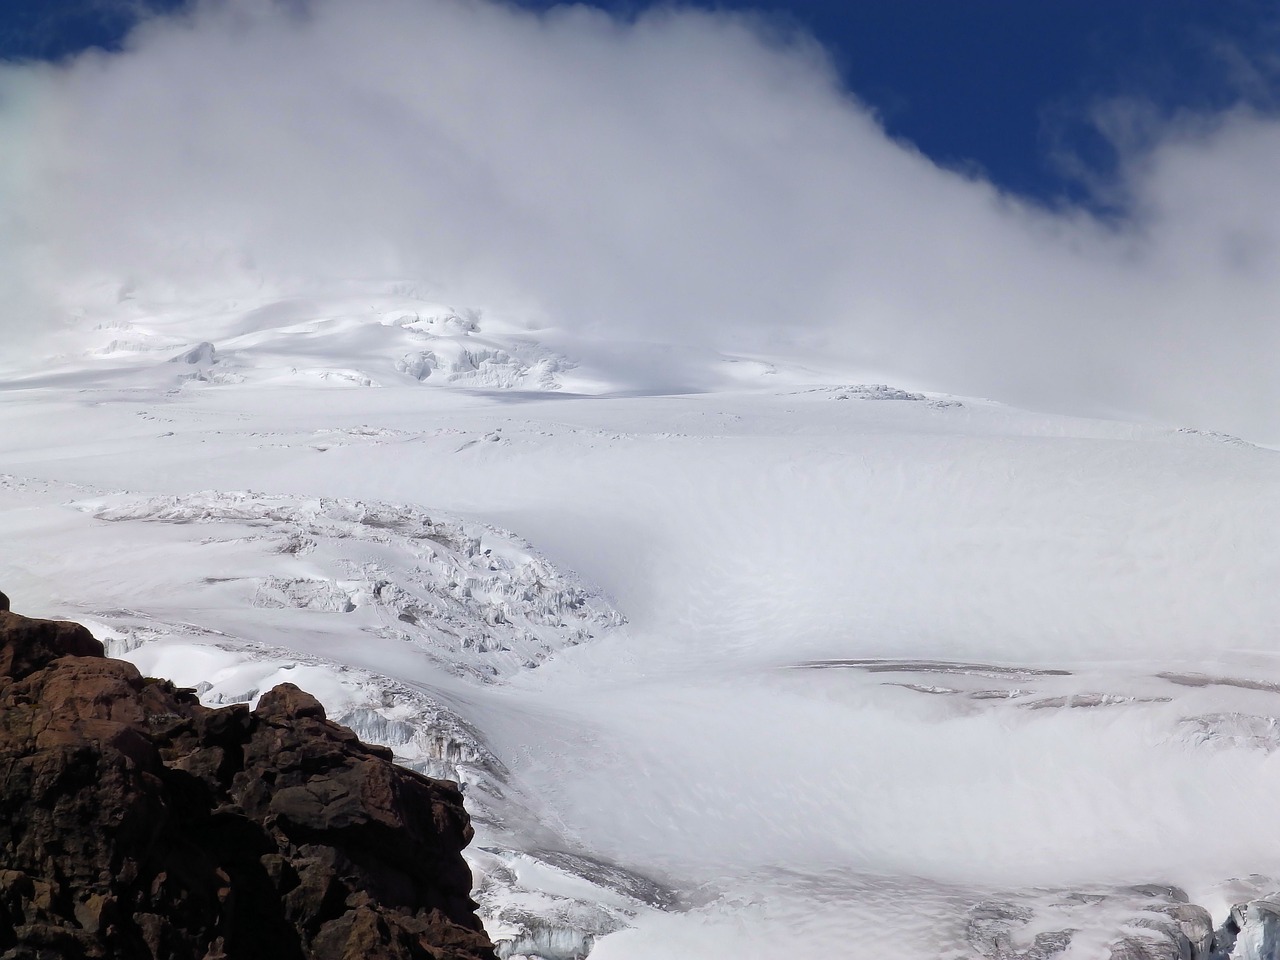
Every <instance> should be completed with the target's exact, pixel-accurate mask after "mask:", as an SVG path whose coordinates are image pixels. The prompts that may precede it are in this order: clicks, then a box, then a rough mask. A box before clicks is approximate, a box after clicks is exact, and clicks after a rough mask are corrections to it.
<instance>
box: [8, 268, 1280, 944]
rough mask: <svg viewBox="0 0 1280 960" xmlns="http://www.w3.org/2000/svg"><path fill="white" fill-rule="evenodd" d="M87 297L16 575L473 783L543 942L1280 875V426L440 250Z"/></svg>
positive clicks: (941, 939)
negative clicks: (552, 281) (1079, 399)
mask: <svg viewBox="0 0 1280 960" xmlns="http://www.w3.org/2000/svg"><path fill="white" fill-rule="evenodd" d="M85 302H86V303H88V304H94V305H89V306H85V307H84V308H83V309H82V311H81V312H80V314H79V315H78V316H77V317H76V318H75V320H74V322H73V323H72V324H71V325H70V326H69V327H68V328H67V329H66V330H64V331H63V332H62V333H61V334H60V338H59V341H58V342H57V343H56V344H54V345H51V346H49V347H48V350H47V351H46V352H44V353H42V352H40V351H36V352H34V353H23V354H16V353H15V354H12V355H10V356H6V357H5V358H4V361H3V362H4V370H3V372H2V373H0V535H2V536H3V542H4V544H5V546H6V549H5V550H4V551H3V552H2V553H0V585H3V587H4V589H5V591H6V592H7V593H8V594H9V595H10V596H11V597H13V598H14V601H15V603H16V604H17V603H20V605H21V607H22V609H23V610H24V611H25V612H27V613H30V614H41V615H49V616H67V617H74V618H75V619H78V620H80V621H82V622H85V623H87V624H89V625H90V626H91V627H92V628H93V629H94V630H95V632H96V633H97V634H98V636H100V637H101V638H102V639H103V640H104V641H105V642H106V643H107V644H108V646H109V650H110V652H111V653H113V654H114V655H117V656H124V657H127V658H129V659H132V660H133V661H135V662H136V663H137V664H138V665H139V666H140V667H141V668H142V669H143V671H144V672H147V673H151V674H158V675H164V676H170V677H172V678H174V679H175V680H176V681H177V682H179V683H181V684H186V685H190V686H194V687H196V688H197V689H199V690H200V691H201V695H202V697H203V698H204V699H205V700H206V702H209V703H228V702H235V701H246V700H247V701H252V700H254V699H255V698H256V697H257V695H258V693H259V691H262V690H266V689H269V688H270V687H271V686H272V685H273V684H274V683H277V682H279V681H280V680H282V679H289V680H292V681H294V682H296V683H298V684H299V685H300V686H302V687H304V688H305V689H308V690H311V691H313V692H315V693H316V694H317V695H318V696H320V697H321V699H322V700H324V702H325V705H326V707H327V708H328V710H329V713H330V715H331V716H333V717H335V718H336V719H339V720H340V721H342V722H344V723H347V724H349V725H350V726H352V727H353V728H354V729H356V730H357V732H359V733H360V735H361V736H362V737H364V738H365V739H368V740H371V741H375V742H381V743H386V744H388V745H390V746H391V747H392V748H393V749H394V750H395V751H396V752H397V754H398V755H399V756H400V757H402V759H403V760H404V761H405V762H407V763H409V764H411V765H413V766H415V767H417V768H418V769H422V770H425V771H427V772H429V773H432V774H434V775H443V776H448V777H451V778H454V779H458V780H460V781H461V782H462V783H463V784H465V786H466V790H467V797H468V803H469V806H470V808H471V812H472V815H473V816H474V817H475V819H476V821H477V827H478V835H477V840H476V842H475V844H474V845H473V847H472V849H471V851H470V854H471V859H472V864H473V867H474V869H475V873H476V880H477V899H478V900H479V901H480V903H481V906H482V911H483V913H484V915H485V917H486V921H487V923H488V924H489V927H490V930H491V932H492V933H493V935H494V937H495V939H499V940H503V941H504V948H503V949H504V951H505V952H506V954H507V955H529V956H541V957H545V958H547V960H567V958H570V957H575V956H579V955H581V954H582V953H583V952H585V951H586V950H587V949H588V948H592V956H593V957H597V958H601V960H625V958H639V957H645V958H654V957H695V956H697V957H707V958H715V957H726V958H729V957H732V958H746V957H750V958H770V960H772V958H786V957H794V956H810V955H812V956H820V955H825V954H831V955H847V956H859V957H861V956H866V957H871V956H880V955H892V956H896V957H903V958H921V960H924V958H930V960H932V958H940V957H945V958H951V960H961V958H965V960H969V958H989V960H997V958H999V960H1007V958H1013V957H1022V958H1048V957H1055V956H1061V957H1064V958H1074V960H1081V958H1090V957H1107V956H1108V955H1111V956H1115V957H1139V956H1177V955H1178V954H1177V953H1169V952H1167V951H1168V950H1177V949H1185V950H1186V951H1192V950H1199V951H1201V952H1200V953H1195V954H1188V955H1189V956H1191V955H1194V956H1202V955H1207V954H1206V953H1204V951H1207V949H1208V943H1209V939H1208V938H1209V937H1211V936H1212V927H1213V925H1216V924H1218V923H1221V922H1222V921H1224V920H1225V918H1226V916H1227V911H1228V909H1229V908H1230V906H1231V905H1232V904H1233V903H1236V902H1242V901H1247V900H1253V899H1256V898H1259V897H1261V896H1263V895H1265V894H1267V893H1269V892H1272V891H1274V890H1277V889H1280V826H1277V825H1276V821H1275V819H1274V818H1271V817H1270V816H1269V815H1268V814H1269V810H1270V805H1271V802H1272V798H1273V797H1274V796H1275V795H1276V792H1277V789H1280V652H1278V651H1277V646H1276V639H1277V624H1280V592H1278V591H1277V590H1276V589H1275V584H1276V583H1277V582H1280V537H1278V536H1277V531H1278V530H1280V457H1277V455H1276V454H1275V453H1274V452H1273V451H1271V450H1268V449H1263V448H1260V447H1257V446H1254V445H1251V444H1249V443H1246V442H1243V441H1239V440H1235V439H1234V438H1230V437H1224V436H1220V435H1214V434H1206V433H1200V432H1196V431H1188V430H1179V429H1177V428H1176V427H1172V426H1171V427H1164V426H1159V425H1151V424H1130V423H1121V422H1111V421H1098V420H1081V419H1070V418H1065V417H1059V416H1048V415H1043V414H1037V413H1032V412H1027V411H1022V410H1017V409H1013V408H1010V407H1006V406H1002V405H1000V404H999V403H995V402H992V401H988V400H975V399H965V398H955V397H944V396H939V395H935V394H930V393H927V392H922V391H919V390H917V389H903V388H897V387H890V386H885V385H883V384H875V383H864V382H861V380H860V379H857V378H854V377H852V375H850V374H848V372H844V373H842V372H841V371H839V370H830V369H823V368H822V365H821V364H814V365H811V366H805V367H802V366H799V365H797V364H795V363H794V362H785V361H783V360H781V359H777V358H769V357H760V356H727V355H724V354H720V353H715V352H712V351H710V350H707V351H705V352H701V353H699V352H697V351H696V350H694V349H692V348H689V349H685V350H676V349H674V348H671V347H667V346H664V345H662V344H644V343H610V342H591V341H585V340H582V341H578V342H570V341H568V340H567V339H564V338H561V337H558V336H557V335H556V333H555V331H554V330H553V329H546V328H544V327H537V325H536V324H531V323H528V322H526V321H524V320H522V319H521V318H520V317H515V316H504V315H501V314H495V313H493V312H490V311H486V310H483V309H476V308H468V307H466V306H465V305H443V304H438V303H434V302H432V300H431V298H430V296H429V294H426V293H424V292H423V291H422V290H420V289H419V288H418V287H416V286H415V285H414V284H411V283H390V284H377V285H373V286H369V285H355V284H352V285H347V286H335V287H334V288H333V289H330V290H326V291H322V292H319V293H313V294H312V295H309V296H307V297H294V296H289V297H285V296H279V295H277V294H274V293H273V294H270V295H268V294H263V295H262V296H260V297H257V298H248V299H244V298H241V299H236V300H227V301H217V302H197V301H192V300H182V299H181V298H179V297H172V296H171V297H168V298H157V297H154V296H151V297H148V296H144V295H142V294H139V293H136V292H130V291H123V292H116V293H113V295H112V296H109V297H98V298H97V300H96V301H94V300H86V301H85ZM1181 891H1185V896H1184V894H1183V893H1182V892H1181ZM1186 899H1189V900H1190V901H1191V902H1192V903H1195V904H1202V905H1203V906H1204V907H1207V908H1208V909H1209V910H1210V911H1211V912H1212V918H1211V919H1210V918H1209V917H1207V916H1205V915H1204V914H1203V913H1202V912H1198V911H1197V910H1196V908H1194V907H1193V906H1191V905H1189V904H1187V903H1185V902H1184V900H1186ZM1261 922H1262V921H1261V920H1259V921H1258V923H1261ZM1255 927H1256V924H1255ZM1180 944H1181V945H1183V946H1179V945H1180ZM1147 949H1150V950H1152V951H1159V950H1165V951H1166V952H1164V953H1161V952H1151V953H1142V952H1139V951H1141V950H1147ZM1242 949H1243V948H1242ZM1126 950H1127V951H1129V952H1128V953H1125V952H1124V951H1126ZM1237 955H1238V954H1237Z"/></svg>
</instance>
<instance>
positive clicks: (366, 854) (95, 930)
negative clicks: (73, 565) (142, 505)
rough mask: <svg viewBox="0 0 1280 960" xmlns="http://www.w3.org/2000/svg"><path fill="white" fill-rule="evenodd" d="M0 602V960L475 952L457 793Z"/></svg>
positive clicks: (481, 947)
mask: <svg viewBox="0 0 1280 960" xmlns="http://www.w3.org/2000/svg"><path fill="white" fill-rule="evenodd" d="M4 608H7V602H4V601H3V595H2V594H0V784H3V785H4V788H3V792H2V793H0V960H19V958H22V960H25V958H33V960H34V958H46V957H58V958H120V960H125V958H129V960H133V958H148V957H151V958H157V960H158V958H161V957H164V958H170V960H188V958H190V960H220V958H225V960H257V958H263V960H265V958H272V960H392V958H395V960H400V958H406V960H482V958H483V960H488V958H492V957H493V956H494V954H493V948H492V946H491V944H490V942H489V939H488V937H487V936H486V935H485V933H484V930H483V929H482V927H481V925H480V922H479V920H478V919H477V918H476V916H475V912H474V909H475V904H474V903H472V901H471V899H470V889H471V875H470V871H469V870H468V868H467V865H466V862H465V861H464V860H463V859H462V856H461V850H462V849H463V847H465V846H466V844H467V843H468V842H469V841H470V839H471V835H472V831H471V825H470V821H469V819H468V817H467V814H466V811H465V810H464V809H463V806H462V797H461V794H460V793H459V792H458V789H457V787H456V785H454V784H452V783H448V782H446V781H440V780H432V779H429V778H427V777H423V776H419V775H418V774H415V773H412V772H410V771H408V770H404V769H402V768H400V767H397V766H395V765H394V764H393V763H391V760H390V751H388V750H386V749H385V748H382V747H372V746H368V745H366V744H362V743H361V742H360V741H359V739H358V738H357V737H356V736H355V734H353V733H352V732H351V731H350V730H347V729H346V728H344V727H341V726H338V725H337V724H335V723H332V722H331V721H329V720H328V719H326V717H325V712H324V708H323V707H322V706H321V705H320V703H319V702H318V701H317V700H316V699H315V698H314V697H312V696H311V695H310V694H307V693H305V692H303V691H302V690H299V689H298V688H297V687H295V686H293V685H292V684H282V685H281V686H279V687H276V688H275V689H274V690H271V691H270V692H268V693H267V694H265V695H264V696H263V697H262V698H261V700H260V701H259V705H258V709H257V710H254V711H252V712H251V711H250V710H249V709H248V707H247V706H245V705H243V704H239V705H235V706H232V707H228V708H225V709H222V710H212V709H209V708H206V707H203V706H201V705H200V704H199V702H198V700H197V698H196V697H195V696H194V694H192V693H191V691H186V690H181V689H177V688H175V687H174V686H173V685H172V684H170V683H168V682H167V681H157V680H152V679H149V678H144V677H142V676H140V675H139V673H138V671H137V670H136V669H135V668H134V667H133V666H132V665H130V664H128V663H125V662H123V661H119V660H109V659H106V658H105V657H104V656H103V650H102V645H101V644H99V643H98V641H97V640H95V639H94V638H93V637H92V635H90V634H89V632H88V631H87V630H85V629H84V628H83V627H80V626H78V625H76V624H70V623H58V622H52V621H41V620H29V619H27V618H25V617H21V616H18V615H17V614H14V613H11V612H9V611H8V610H7V609H4Z"/></svg>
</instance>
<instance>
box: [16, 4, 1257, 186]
mask: <svg viewBox="0 0 1280 960" xmlns="http://www.w3.org/2000/svg"><path fill="white" fill-rule="evenodd" d="M521 5H523V6H526V7H530V8H534V9H545V8H547V7H550V6H553V4H551V3H547V2H544V0H522V3H521ZM594 5H595V6H599V7H601V8H603V9H606V10H609V11H610V12H612V13H615V14H617V15H619V16H621V17H624V18H626V17H630V16H633V15H635V14H637V13H639V12H641V11H643V10H644V9H646V8H647V7H649V6H652V5H651V4H644V3H636V2H629V0H628V2H615V0H603V2H598V3H596V4H594ZM687 5H689V6H703V7H706V8H707V9H716V10H751V11H755V12H757V13H760V14H761V15H763V16H765V17H767V18H768V19H770V20H771V21H772V22H773V23H774V24H776V26H777V27H778V28H779V29H781V30H783V31H786V30H789V29H799V30H803V31H806V32H808V33H810V34H812V35H813V36H814V37H816V38H817V39H818V40H819V42H820V43H822V44H823V46H824V47H826V48H827V50H828V51H829V52H830V54H831V55H832V57H833V59H834V61H835V63H836V65H837V67H838V69H839V71H840V74H841V77H842V79H843V81H844V83H845V85H846V87H847V88H848V89H849V90H850V91H851V92H852V93H854V94H855V95H856V96H857V97H858V98H860V99H861V100H862V101H864V102H865V103H867V104H868V105H870V106H871V107H872V108H874V110H875V111H876V113H877V115H878V116H879V117H880V119H881V121H882V122H883V124H884V125H885V127H886V129H887V131H888V132H889V133H890V134H891V135H892V136H894V137H897V138H900V139H904V140H907V141H909V142H911V143H913V144H915V145H916V146H917V147H919V148H920V149H921V150H922V151H923V152H924V153H925V154H927V155H928V156H929V157H930V158H932V159H933V160H935V161H936V162H938V163H940V164H942V165H944V166H949V167H953V168H958V169H962V170H969V171H972V172H974V173H977V174H981V175H983V176H985V177H987V178H989V179H991V180H992V181H993V182H994V183H996V184H997V185H999V186H1001V187H1002V188H1004V189H1006V190H1009V191H1012V192H1015V193H1018V194H1021V195H1024V196H1029V197H1034V198H1037V199H1039V200H1042V201H1046V202H1051V203H1052V202H1057V201H1060V200H1063V199H1066V200H1070V201H1074V202H1077V203H1084V204H1086V205H1092V206H1095V207H1097V206H1103V205H1105V204H1104V201H1103V200H1102V199H1101V198H1099V197H1098V196H1096V195H1093V194H1092V193H1091V191H1090V189H1089V188H1090V183H1091V178H1094V177H1102V178H1106V177H1107V176H1109V175H1110V174H1111V173H1112V172H1113V166H1114V164H1115V162H1116V157H1117V153H1116V151H1115V149H1113V144H1112V142H1111V140H1110V138H1109V136H1108V135H1107V133H1106V132H1105V131H1103V130H1100V129H1099V125H1098V122H1097V115H1098V111H1099V109H1100V108H1105V106H1106V105H1107V104H1109V103H1112V102H1115V101H1117V100H1123V101H1125V102H1137V103H1141V104H1142V105H1144V108H1146V109H1147V110H1149V111H1151V115H1152V116H1156V117H1161V118H1167V117H1169V116H1170V115H1174V114H1176V113H1177V112H1178V111H1180V110H1195V111H1205V110H1221V109H1223V108H1225V107H1228V106H1230V105H1232V104H1234V103H1240V102H1244V103H1249V104H1250V105H1252V106H1254V107H1256V108H1259V109H1262V110H1264V111H1271V110H1272V109H1274V108H1275V107H1276V105H1277V92H1280V7H1278V6H1277V4H1276V3H1275V2H1274V0H790V2H778V3H741V2H728V3H717V4H696V3H694V4H687ZM182 6H183V0H2V2H0V55H2V56H4V57H7V58H11V59H12V58H45V59H56V58H59V57H65V56H67V55H68V54H73V53H75V52H77V51H79V50H82V49H84V48H85V47H88V46H102V47H106V48H108V49H114V48H116V47H117V46H118V45H119V43H120V40H121V38H122V36H123V35H124V34H125V33H126V32H127V31H128V29H129V28H130V26H132V25H133V23H134V22H135V21H136V19H137V18H138V16H139V15H140V14H143V13H145V12H147V11H163V10H172V9H177V8H180V7H182Z"/></svg>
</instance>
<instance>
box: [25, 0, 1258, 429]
mask: <svg viewBox="0 0 1280 960" xmlns="http://www.w3.org/2000/svg"><path fill="white" fill-rule="evenodd" d="M157 9H172V10H173V11H174V12H173V13H171V14H170V15H160V16H153V15H151V14H152V12H153V11H154V10H157ZM1278 23H1280V18H1278V17H1277V16H1276V14H1275V12H1274V4H1262V3H1258V2H1254V0H1213V2H1209V0H1203V2H1194V0H1160V2H1156V0H1127V2H1126V3H1124V4H1115V3H1103V2H1094V0H1071V2H1066V0H1063V2H1058V3H1050V2H1045V3H1039V2H1038V3H1026V2H1023V0H1005V2H996V0H969V2H965V3H959V2H949V0H932V2H925V0H895V2H893V3H889V2H883V3H842V4H836V3H820V2H816V0H806V2H799V0H798V2H794V3H791V4H783V5H777V6H770V7H758V6H745V5H717V6H716V7H715V8H714V9H711V8H703V7H698V6H661V7H646V6H644V5H641V4H634V3H629V4H627V5H626V6H625V7H622V6H620V5H617V4H613V5H610V6H609V7H608V8H607V9H604V8H593V7H586V6H577V7H549V6H547V5H546V4H541V3H527V4H524V5H523V6H519V5H512V4H499V3H494V2H490V0H361V2H358V3H357V2H354V0H288V2H283V0H282V2H274V3H273V2H266V0H256V2H255V0H209V2H204V3H197V4H195V5H183V6H182V7H181V8H179V7H177V6H175V5H174V4H172V3H168V2H166V0H132V2H129V3H122V2H109V0H61V2H51V3H43V4H34V3H19V2H14V0H9V2H7V3H6V5H5V6H4V7H3V16H2V17H0V53H2V54H3V55H4V57H5V58H6V60H7V63H6V64H5V65H4V66H3V67H0V136H2V139H0V142H3V143H5V145H6V149H5V151H4V155H3V166H2V167H0V201H3V206H0V252H3V253H4V254H5V257H4V261H3V262H4V264H5V267H4V273H3V274H2V275H0V293H3V294H4V298H5V299H4V302H5V303H6V304H7V305H8V307H7V309H6V311H5V316H4V318H2V319H0V323H3V324H4V325H5V327H6V329H7V330H9V331H10V332H11V333H12V332H14V331H17V330H19V329H32V328H41V327H43V326H46V325H48V324H50V323H57V322H58V321H59V318H61V317H65V316H66V315H68V314H70V313H74V312H76V311H81V312H83V310H84V309H85V304H84V302H81V301H83V299H84V297H85V296H88V294H85V293H84V291H87V290H88V291H92V290H98V291H101V290H102V289H104V285H105V286H106V287H111V288H112V289H115V290H122V289H125V288H128V289H133V288H135V287H137V286H139V285H142V286H146V287H148V288H150V289H153V290H160V291H169V294H168V295H171V296H190V295H193V294H194V293H195V292H199V291H209V290H221V291H234V290H235V289H238V287H237V285H240V286H249V287H253V288H255V289H262V288H263V286H264V284H265V285H267V286H269V287H271V288H272V289H278V290H280V291H282V292H285V293H287V292H290V291H293V292H297V291H298V290H301V289H305V287H306V285H307V284H309V283H315V282H317V278H322V277H333V276H335V275H343V274H349V275H368V276H375V275H376V276H388V275H407V276H412V277H414V278H415V279H419V280H423V281H425V282H427V283H428V284H429V285H431V286H432V288H433V289H434V290H436V292H437V293H438V294H439V295H440V296H441V298H443V299H447V300H450V301H456V302H459V303H462V302H465V303H466V304H467V305H471V306H479V307H484V308H487V309H490V310H495V311H505V312H506V313H508V314H510V315H515V316H520V317H522V318H524V320H525V322H526V323H527V325H528V326H529V327H530V328H531V329H537V328H539V327H540V326H545V327H548V328H550V327H556V328H558V329H562V330H569V331H572V332H574V333H575V335H578V336H581V337H583V338H589V337H614V338H618V337H622V338H627V337H630V338H635V339H654V340H662V341H665V342H679V343H686V344H688V345H689V346H690V347H691V348H695V347H696V348H699V349H704V348H711V349H718V350H723V351H733V352H737V353H741V354H749V355H757V354H770V355H778V354H782V353H790V354H792V355H795V356H804V355H805V354H808V355H810V356H817V355H821V356H824V357H832V358H837V359H839V360H840V361H841V362H842V363H844V364H845V365H846V366H847V367H849V368H850V369H853V368H859V369H866V370H868V371H874V372H876V373H879V374H882V375H883V376H886V377H889V376H893V377H895V378H897V379H898V380H900V381H901V382H904V383H909V384H911V385H915V386H925V387H932V388H935V389H941V390H947V391H950V392H957V393H976V394H979V395H986V396H993V397H996V398H998V399H1002V400H1008V401H1010V402H1017V403H1024V404H1028V405H1032V406H1038V407H1043V408H1046V409H1062V410H1071V411H1074V412H1086V413H1093V414H1099V415H1110V416H1133V417H1140V418H1148V419H1157V420H1167V421H1169V422H1175V423H1189V424H1194V425H1196V426H1202V427H1208V428H1216V429H1222V430H1228V431H1232V432H1240V433H1243V434H1246V435H1248V436H1251V437H1256V438H1260V439H1271V440H1280V387H1277V385H1276V383H1275V378H1274V377H1273V376H1272V371H1273V370H1274V369H1275V366H1276V361H1277V359H1280V330H1278V329H1277V323H1276V320H1275V315H1276V313H1277V310H1278V309H1280V269H1277V267H1280V215H1278V214H1280V189H1278V188H1277V187H1276V185H1275V184H1276V182H1277V181H1280V177H1276V176H1275V170H1276V167H1277V160H1276V158H1277V157H1280V120H1277V111H1276V106H1277V104H1276V97H1275V94H1276V91H1277V90H1280V69H1278V65H1280V42H1278V38H1280V32H1278V31H1277V24H1278ZM94 295H96V294H94ZM77 298H79V300H77Z"/></svg>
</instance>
